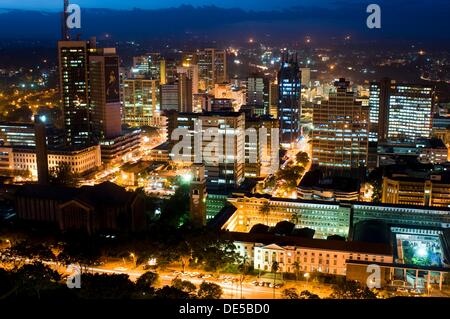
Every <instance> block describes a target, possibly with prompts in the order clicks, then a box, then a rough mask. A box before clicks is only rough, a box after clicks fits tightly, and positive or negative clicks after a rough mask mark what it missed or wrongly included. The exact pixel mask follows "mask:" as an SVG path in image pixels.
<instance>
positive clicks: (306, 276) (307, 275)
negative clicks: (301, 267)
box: [303, 272, 309, 288]
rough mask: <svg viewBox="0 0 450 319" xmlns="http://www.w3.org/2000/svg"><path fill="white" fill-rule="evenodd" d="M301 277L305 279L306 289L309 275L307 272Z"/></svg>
mask: <svg viewBox="0 0 450 319" xmlns="http://www.w3.org/2000/svg"><path fill="white" fill-rule="evenodd" d="M303 277H305V278H306V288H308V280H309V273H308V272H305V273H304V274H303Z"/></svg>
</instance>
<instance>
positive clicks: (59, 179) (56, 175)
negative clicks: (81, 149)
mask: <svg viewBox="0 0 450 319" xmlns="http://www.w3.org/2000/svg"><path fill="white" fill-rule="evenodd" d="M49 177H50V183H52V184H56V185H64V186H75V185H76V179H77V175H76V174H75V173H74V172H72V169H71V166H70V164H68V163H66V162H61V163H59V164H58V166H56V167H53V168H51V169H50V170H49Z"/></svg>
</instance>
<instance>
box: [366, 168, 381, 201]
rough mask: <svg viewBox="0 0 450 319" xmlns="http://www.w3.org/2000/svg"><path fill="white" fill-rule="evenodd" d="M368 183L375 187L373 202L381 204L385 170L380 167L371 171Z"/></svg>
mask: <svg viewBox="0 0 450 319" xmlns="http://www.w3.org/2000/svg"><path fill="white" fill-rule="evenodd" d="M367 182H368V183H369V184H370V185H372V187H373V193H372V202H374V203H381V198H382V195H383V168H382V167H378V168H375V169H374V170H373V171H371V172H370V173H369V176H368V177H367Z"/></svg>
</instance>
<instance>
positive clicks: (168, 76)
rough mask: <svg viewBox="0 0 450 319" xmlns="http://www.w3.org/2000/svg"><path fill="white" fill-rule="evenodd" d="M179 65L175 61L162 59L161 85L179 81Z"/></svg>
mask: <svg viewBox="0 0 450 319" xmlns="http://www.w3.org/2000/svg"><path fill="white" fill-rule="evenodd" d="M177 68H178V64H177V61H176V60H174V59H168V58H163V59H161V85H163V84H168V83H173V82H176V81H177V80H178V72H177Z"/></svg>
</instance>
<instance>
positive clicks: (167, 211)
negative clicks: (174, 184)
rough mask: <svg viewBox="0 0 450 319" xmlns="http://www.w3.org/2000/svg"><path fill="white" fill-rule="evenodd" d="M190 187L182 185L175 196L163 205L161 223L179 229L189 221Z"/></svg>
mask: <svg viewBox="0 0 450 319" xmlns="http://www.w3.org/2000/svg"><path fill="white" fill-rule="evenodd" d="M189 209H190V207H189V185H187V184H183V183H180V184H179V187H178V188H177V190H176V191H175V194H174V195H173V196H172V197H171V198H170V199H168V200H166V201H165V202H163V204H162V209H161V217H160V221H161V222H162V223H164V224H167V225H170V226H173V227H178V226H180V225H182V224H184V223H185V222H186V221H187V220H188V219H189Z"/></svg>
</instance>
